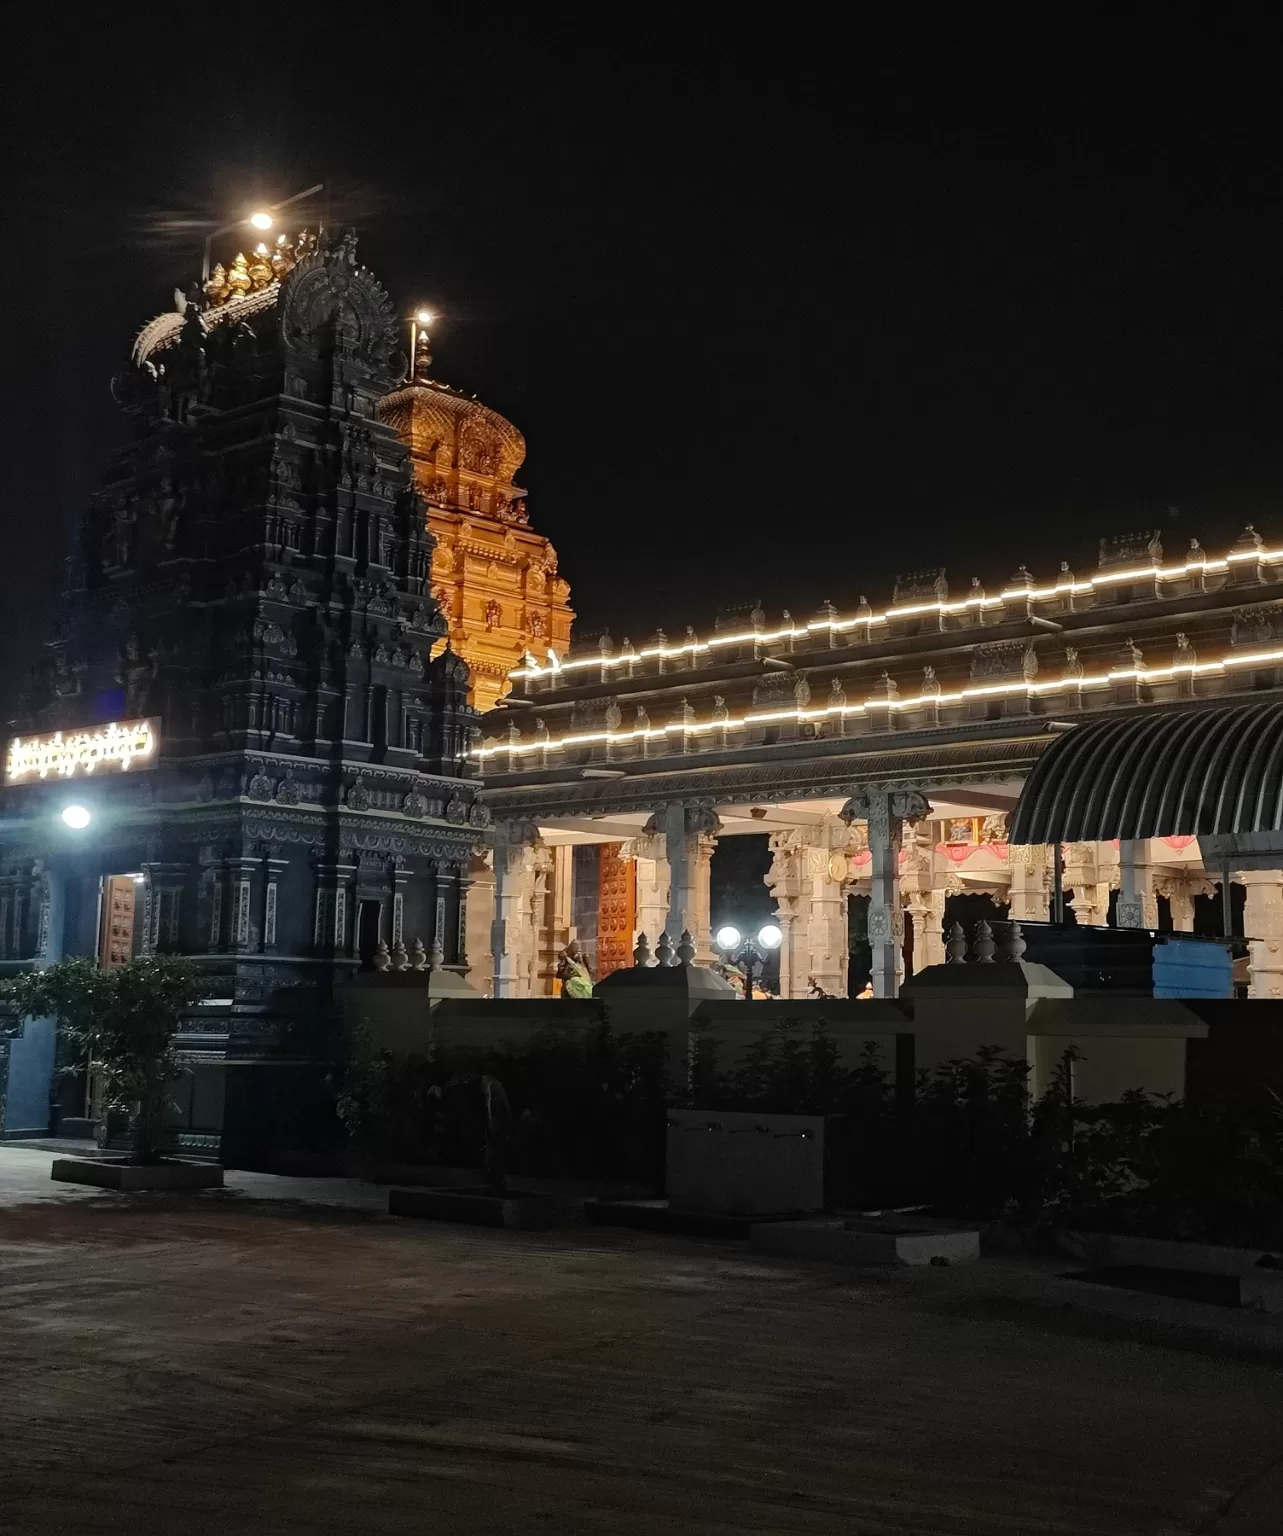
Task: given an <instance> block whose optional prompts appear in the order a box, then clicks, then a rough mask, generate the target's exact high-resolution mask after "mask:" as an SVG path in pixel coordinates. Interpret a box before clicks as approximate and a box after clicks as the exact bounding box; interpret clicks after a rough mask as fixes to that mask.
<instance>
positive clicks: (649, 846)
mask: <svg viewBox="0 0 1283 1536" xmlns="http://www.w3.org/2000/svg"><path fill="white" fill-rule="evenodd" d="M620 856H621V857H622V858H625V859H632V861H633V867H634V869H635V870H636V877H637V929H636V932H635V933H634V934H633V943H634V944H636V942H637V935H638V934H642V933H644V934H645V935H646V938H647V941H648V942H649V944H650V951H651V954H652V955H653V954H654V953H655V945H656V943H657V942H658V939H659V936H660V934H661V933H663V931H664V924H665V923H667V921H668V861H667V860H666V859H665V857H664V838H663V834H662V833H659V832H645V833H643V834H642V835H641V837H636V838H634V839H633V840H632V841H631V842H629V843H625V844H624V847H623V850H622V852H621V855H620Z"/></svg>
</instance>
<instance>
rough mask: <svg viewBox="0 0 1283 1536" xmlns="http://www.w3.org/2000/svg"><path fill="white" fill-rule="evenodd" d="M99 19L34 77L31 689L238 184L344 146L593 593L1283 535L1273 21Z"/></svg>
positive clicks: (16, 89)
mask: <svg viewBox="0 0 1283 1536" xmlns="http://www.w3.org/2000/svg"><path fill="white" fill-rule="evenodd" d="M90 14H91V13H88V12H84V13H82V12H80V11H79V10H70V9H68V10H62V9H57V10H55V9H52V8H50V9H49V10H48V12H47V19H45V20H39V21H35V22H24V23H18V22H17V21H16V20H14V19H13V18H11V19H10V22H9V25H10V28H11V29H16V28H18V27H19V26H26V27H28V28H29V29H39V30H28V31H27V32H26V33H25V34H22V33H20V32H15V31H14V30H11V33H10V36H9V38H8V60H7V62H8V70H7V84H6V90H7V96H6V99H5V102H4V106H3V108H0V110H3V111H5V112H6V113H7V114H8V115H9V116H10V121H9V123H8V125H7V128H8V131H7V134H6V141H7V145H8V151H9V153H8V156H7V163H6V169H5V176H4V178H3V180H4V186H3V189H2V190H0V196H3V198H4V200H5V203H6V207H5V209H4V213H5V225H4V235H3V260H4V273H3V276H4V282H3V287H2V297H0V302H2V303H3V306H4V311H5V313H4V352H3V361H2V363H0V368H2V374H3V388H4V395H3V415H2V416H0V420H3V424H4V434H5V437H4V452H3V455H2V456H0V473H2V474H3V477H4V483H3V503H2V504H3V508H4V519H5V528H6V533H7V537H8V543H7V548H6V557H5V559H4V561H3V562H2V563H0V601H2V602H3V614H4V618H5V623H6V628H7V631H8V635H9V646H8V650H7V653H6V659H7V661H8V663H9V665H8V666H7V667H6V669H5V672H6V678H5V681H6V683H7V684H11V682H12V679H13V676H14V670H15V668H17V667H18V666H20V665H23V664H25V663H26V662H27V661H28V660H29V659H30V658H31V656H32V654H33V651H34V649H35V647H36V646H37V644H38V641H39V639H40V638H41V636H42V634H43V630H44V624H45V614H46V610H47V607H48V604H49V601H50V599H51V596H52V592H53V589H54V585H55V582H56V572H57V560H58V557H59V554H60V552H61V549H62V548H63V546H64V542H65V539H66V536H67V530H68V528H69V526H70V523H71V520H72V519H73V518H74V516H75V514H76V512H77V510H78V508H79V507H80V505H81V504H82V503H83V501H84V499H85V497H86V495H87V494H88V492H89V491H90V489H91V488H92V486H93V485H94V483H95V481H96V480H97V478H98V476H99V474H100V473H101V470H102V468H103V466H104V464H105V462H106V460H107V457H108V455H109V453H110V451H111V449H112V447H113V444H114V443H115V442H117V441H118V440H119V438H120V436H121V433H122V431H123V426H124V423H123V418H121V417H120V416H119V414H118V413H117V411H116V409H115V407H114V405H113V404H112V401H111V398H110V396H109V393H108V381H109V379H110V376H111V374H112V373H113V372H114V371H115V370H116V369H117V368H118V367H120V366H122V365H123V364H124V362H125V360H126V358H127V354H128V347H129V343H130V340H131V338H132V335H133V333H134V332H135V331H136V330H137V329H138V327H139V326H140V325H141V324H142V323H143V321H144V320H146V319H147V318H148V317H149V316H150V315H152V314H154V313H156V312H157V311H158V310H160V309H164V308H168V307H170V305H171V293H172V289H173V286H174V284H175V283H176V282H185V281H188V280H190V279H191V278H193V277H194V276H195V275H196V274H197V271H198V263H199V257H200V244H201V237H202V231H201V229H200V227H199V223H200V220H202V219H211V218H212V219H217V220H218V221H219V222H223V221H226V220H227V219H229V218H231V217H233V216H235V215H238V214H240V213H243V212H248V210H249V209H250V208H251V207H252V206H253V205H254V204H255V203H257V202H259V201H272V200H276V199H279V198H282V197H285V196H288V195H289V194H290V193H291V192H294V191H296V190H298V189H300V188H302V187H305V186H307V185H308V184H310V183H312V182H315V181H319V180H324V181H326V182H327V184H328V187H329V191H330V212H331V217H332V218H333V219H334V220H336V221H347V222H352V223H355V224H357V225H358V227H359V228H360V231H361V254H362V257H363V259H364V260H365V261H366V262H367V264H369V265H370V266H371V267H373V268H374V270H375V271H376V272H377V273H378V274H379V276H380V277H381V278H382V280H383V281H384V283H385V284H386V286H387V287H388V289H389V291H390V292H391V293H392V294H393V295H394V297H395V298H396V299H397V300H398V302H400V303H401V304H402V305H403V307H404V309H405V311H406V312H407V313H408V312H409V311H410V309H411V308H412V307H413V306H414V305H415V304H416V303H417V302H423V301H427V302H429V303H430V304H432V305H433V306H434V307H435V308H437V309H438V310H439V311H440V312H441V314H442V316H443V319H442V321H441V323H440V325H439V326H438V327H437V330H436V335H435V352H436V358H437V364H436V368H435V369H434V371H435V372H436V374H437V376H438V377H440V378H443V379H445V380H446V381H448V382H449V383H451V384H453V385H455V386H456V387H458V388H462V389H466V390H468V391H475V392H476V393H478V394H479V395H480V396H481V398H482V399H484V400H485V401H487V402H488V403H489V404H491V405H493V406H494V407H495V408H497V409H498V410H500V411H502V412H504V413H505V414H506V415H508V416H510V417H511V418H512V419H513V420H514V421H515V422H516V423H517V425H518V426H519V427H520V428H521V429H522V431H523V432H524V433H525V434H526V437H527V440H528V442H529V447H530V453H529V459H528V461H527V465H526V467H525V469H524V471H523V474H522V480H523V482H524V483H525V484H526V485H527V486H528V488H529V490H530V495H531V501H530V508H531V514H532V520H533V521H534V523H535V524H536V526H537V527H538V528H539V529H540V530H541V531H543V532H545V533H547V534H548V535H549V536H550V537H551V538H552V539H553V540H554V542H555V543H556V545H557V548H558V550H559V552H560V555H561V565H562V570H563V572H564V574H565V575H566V576H567V577H568V579H569V580H570V582H571V586H572V602H573V604H574V606H575V608H576V609H577V611H578V612H579V614H580V622H581V626H582V628H583V630H585V631H587V630H596V629H599V628H601V627H602V626H605V625H609V626H610V628H611V630H612V632H613V633H614V635H615V637H616V638H617V639H618V638H619V637H620V635H621V634H622V633H625V632H626V633H628V634H629V635H630V636H631V638H632V639H634V640H635V641H640V640H642V639H643V638H644V637H645V636H646V635H648V634H649V633H650V632H651V630H653V628H654V626H655V625H656V623H658V622H663V623H664V624H665V625H666V626H667V627H668V628H669V631H670V633H671V632H673V630H674V629H676V630H677V631H678V632H680V630H681V628H682V626H683V625H684V624H686V623H688V622H689V623H694V624H695V625H696V626H697V628H699V629H701V630H706V629H707V628H709V627H711V623H712V618H713V615H714V613H715V612H716V610H717V609H718V607H719V606H721V605H723V604H734V603H741V602H749V601H751V600H753V599H754V598H759V597H760V598H761V599H762V601H763V602H764V604H765V606H766V608H767V610H768V613H770V614H772V615H775V614H777V613H778V611H779V609H780V608H781V607H783V606H787V607H789V608H790V609H791V610H792V612H793V613H794V615H795V616H805V615H808V614H809V613H810V612H811V611H812V610H813V608H814V607H815V605H816V604H817V603H818V602H819V601H820V600H821V599H823V598H826V597H831V598H832V599H833V600H834V601H835V602H836V603H837V604H838V606H839V607H840V608H844V609H847V608H850V607H851V606H853V605H854V604H855V602H856V601H857V600H858V597H859V594H860V593H862V592H867V593H868V594H869V596H870V597H871V598H872V599H873V601H874V602H877V601H878V600H879V599H886V598H888V597H889V595H890V585H891V581H892V579H893V577H894V574H895V573H896V572H897V571H904V570H911V569H915V568H918V567H922V566H933V565H945V566H947V567H948V570H949V575H950V579H951V581H952V583H953V584H954V585H955V586H962V587H965V586H966V585H967V582H968V579H969V578H970V576H971V575H973V574H978V575H980V576H981V577H982V579H983V580H985V581H986V583H987V584H988V585H989V586H990V587H991V589H992V588H993V587H994V586H997V585H999V584H1000V583H1001V582H1002V581H1003V580H1004V579H1005V578H1006V577H1007V576H1009V575H1010V573H1011V572H1012V571H1013V570H1014V569H1015V567H1016V566H1017V565H1018V564H1019V563H1021V562H1022V561H1023V562H1026V563H1027V564H1028V565H1029V566H1030V567H1031V568H1032V569H1033V570H1034V571H1035V573H1050V572H1052V571H1054V570H1055V568H1056V563H1057V562H1058V561H1059V559H1061V558H1062V557H1067V558H1069V559H1070V560H1071V561H1072V562H1073V563H1074V565H1075V567H1076V568H1077V569H1079V570H1083V569H1086V568H1088V567H1089V566H1090V565H1091V564H1093V563H1094V560H1095V541H1096V539H1097V538H1098V537H1099V536H1100V535H1101V534H1106V533H1117V532H1126V531H1129V530H1132V529H1137V528H1142V527H1148V526H1159V525H1161V526H1163V527H1164V528H1165V530H1167V535H1170V540H1171V542H1170V543H1169V547H1170V548H1173V549H1176V548H1180V547H1183V544H1184V540H1185V539H1186V538H1187V537H1188V536H1189V535H1190V534H1195V533H1196V534H1198V535H1200V536H1201V537H1202V538H1203V540H1204V542H1205V543H1207V544H1209V545H1213V546H1214V545H1216V544H1218V543H1223V542H1224V541H1225V540H1226V539H1227V538H1232V537H1233V536H1234V535H1235V534H1236V533H1237V531H1238V529H1239V528H1240V527H1241V526H1242V524H1243V522H1245V521H1248V520H1253V521H1256V522H1257V523H1258V524H1260V525H1261V526H1262V527H1263V528H1264V529H1265V531H1266V532H1267V533H1269V532H1274V533H1277V534H1283V516H1280V515H1279V512H1278V511H1277V510H1276V509H1278V508H1279V506H1280V499H1281V497H1280V493H1281V492H1283V440H1281V438H1280V432H1279V427H1278V423H1279V418H1280V407H1281V406H1283V379H1281V378H1280V356H1281V343H1283V334H1281V331H1283V327H1281V325H1280V289H1281V286H1283V284H1281V274H1283V238H1281V237H1283V172H1281V171H1280V167H1281V166H1283V156H1281V155H1280V127H1281V113H1280V108H1279V105H1278V103H1279V100H1280V92H1279V89H1278V84H1277V80H1276V79H1275V78H1274V74H1275V70H1274V65H1273V47H1272V43H1270V42H1269V41H1268V40H1265V39H1262V38H1253V37H1251V36H1250V35H1247V34H1244V35H1242V36H1241V37H1221V38H1214V37H1211V36H1209V35H1207V34H1205V33H1203V34H1200V35H1198V36H1195V35H1193V34H1191V35H1190V36H1189V37H1188V38H1181V37H1179V36H1176V37H1173V35H1172V33H1171V30H1170V28H1169V29H1168V31H1167V33H1166V34H1165V38H1164V41H1163V45H1162V46H1163V49H1164V50H1165V51H1164V53H1162V54H1160V52H1159V51H1158V48H1159V44H1158V42H1157V40H1156V39H1154V38H1151V37H1149V36H1139V35H1138V36H1135V37H1126V36H1123V35H1122V34H1121V32H1120V31H1119V30H1117V29H1116V28H1111V30H1110V33H1109V35H1108V36H1107V37H1099V36H1098V37H1092V36H1090V35H1087V34H1086V33H1083V34H1081V35H1076V36H1066V37H1059V38H1057V37H1054V36H1050V35H1047V36H1042V35H1040V36H1038V37H1036V38H1034V37H1031V38H1029V39H1028V40H1027V41H1026V42H1024V43H1022V42H1021V41H1020V40H1019V39H1018V38H1015V37H1013V36H1012V35H1010V34H1009V33H1003V34H1002V35H1001V36H1000V37H999V36H982V35H980V34H979V33H978V32H976V31H974V30H970V31H968V32H967V33H966V34H965V35H963V34H959V35H945V34H943V33H941V32H938V31H933V30H931V27H930V26H929V25H928V22H927V19H926V18H925V15H924V16H923V18H922V20H921V24H920V26H919V27H918V29H917V30H916V31H914V32H912V33H909V32H905V33H900V34H894V33H892V32H890V31H885V30H875V29H871V28H870V29H862V28H861V26H859V25H857V24H847V26H846V29H845V30H844V31H841V32H837V33H835V32H833V31H831V30H829V26H830V24H829V23H828V22H827V21H825V22H823V23H822V22H821V20H820V18H821V17H825V16H827V14H828V13H827V12H825V11H823V10H821V9H818V8H816V9H813V10H811V11H789V10H788V9H787V8H779V7H776V8H772V9H771V10H770V11H755V10H751V9H743V10H739V9H731V8H722V9H719V10H717V11H716V12H705V11H703V10H701V9H700V8H696V7H688V8H687V9H685V10H682V11H673V12H667V11H663V10H657V9H653V8H651V9H647V10H645V11H642V10H623V9H613V8H607V7H603V8H598V9H596V10H585V11H582V12H581V11H576V10H573V9H570V8H547V9H545V10H543V11H542V12H540V13H539V14H537V15H536V14H535V13H534V12H533V11H530V12H522V13H521V14H519V15H516V16H512V17H509V16H507V15H506V14H505V13H504V12H503V10H502V9H501V8H500V9H498V10H496V9H495V8H491V7H487V8H481V7H468V8H457V9H456V8H449V7H439V6H432V5H418V6H414V7H405V8H400V7H381V6H379V5H373V4H361V5H353V6H351V7H350V8H348V9H347V10H346V11H340V9H339V8H338V7H334V6H331V7H328V8H325V9H324V10H323V9H322V8H321V7H319V6H307V7H303V6H280V5H278V6H273V7H267V6H262V7H241V8H238V9H236V10H235V11H227V10H226V9H217V10H216V9H212V8H201V9H200V10H198V11H196V12H194V13H193V12H190V10H189V14H188V15H187V16H186V18H185V19H184V18H180V17H179V16H178V15H177V13H176V11H175V10H174V9H173V8H165V9H160V8H156V9H155V10H151V9H150V8H149V7H147V6H137V7H131V8H128V9H126V10H119V9H118V10H115V11H113V12H111V13H110V20H109V21H105V22H103V23H102V24H101V25H102V28H103V30H102V31H101V33H92V32H87V31H85V30H83V28H84V26H85V22H84V21H83V20H82V19H81V18H82V16H88V15H90ZM92 15H94V16H95V17H105V16H107V15H108V13H106V12H102V11H98V12H94V13H92ZM327 17H328V18H331V19H329V20H327V19H326V18H327ZM232 248H234V246H231V245H229V246H228V247H227V248H226V249H224V250H223V254H225V255H226V254H229V253H230V250H231V249H232ZM1167 535H1165V536H1167Z"/></svg>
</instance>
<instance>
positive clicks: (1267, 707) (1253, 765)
mask: <svg viewBox="0 0 1283 1536" xmlns="http://www.w3.org/2000/svg"><path fill="white" fill-rule="evenodd" d="M1279 828H1283V701H1279V700H1274V701H1270V702H1262V703H1259V704H1232V705H1218V706H1214V707H1212V708H1209V709H1199V710H1190V709H1186V710H1170V709H1164V710H1156V711H1154V712H1153V713H1149V714H1145V715H1131V716H1128V717H1127V718H1125V719H1115V720H1101V721H1097V722H1096V723H1094V724H1092V725H1083V726H1076V727H1075V728H1074V729H1073V730H1071V731H1069V732H1067V733H1066V734H1065V735H1064V736H1061V737H1060V738H1058V739H1057V740H1056V741H1054V742H1053V743H1052V745H1051V746H1050V747H1049V748H1048V749H1047V751H1046V752H1044V753H1043V755H1042V756H1041V758H1039V760H1038V762H1037V763H1036V764H1035V766H1034V770H1033V772H1032V773H1031V774H1030V776H1029V778H1028V779H1027V780H1026V782H1025V787H1024V792H1023V793H1022V794H1021V796H1020V802H1019V804H1018V805H1017V807H1016V812H1015V816H1014V818H1013V820H1012V824H1011V832H1010V838H1011V841H1012V842H1013V843H1066V842H1097V841H1104V840H1105V839H1107V838H1115V837H1118V838H1124V837H1126V838H1138V837H1175V836H1197V835H1198V834H1199V833H1209V834H1210V833H1216V832H1220V833H1228V832H1259V831H1270V830H1278V829H1279Z"/></svg>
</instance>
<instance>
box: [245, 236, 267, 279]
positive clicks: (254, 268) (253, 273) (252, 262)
mask: <svg viewBox="0 0 1283 1536" xmlns="http://www.w3.org/2000/svg"><path fill="white" fill-rule="evenodd" d="M249 280H250V282H251V283H253V284H254V287H255V290H257V289H259V288H266V287H267V285H268V283H270V282H271V281H272V253H271V252H270V251H269V250H268V248H267V247H266V245H264V244H263V242H262V241H261V240H260V241H259V243H258V244H257V245H256V246H255V247H254V254H253V255H252V256H251V257H250V259H249Z"/></svg>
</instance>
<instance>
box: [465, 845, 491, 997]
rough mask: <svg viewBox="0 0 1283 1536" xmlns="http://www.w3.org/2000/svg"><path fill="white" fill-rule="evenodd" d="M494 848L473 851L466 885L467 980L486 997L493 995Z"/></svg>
mask: <svg viewBox="0 0 1283 1536" xmlns="http://www.w3.org/2000/svg"><path fill="white" fill-rule="evenodd" d="M494 890H495V878H494V850H493V849H491V848H487V849H486V850H485V851H484V852H476V853H474V854H473V855H472V862H471V869H470V872H469V877H468V885H467V907H466V916H465V923H466V927H467V938H466V941H465V944H464V949H465V951H466V953H467V955H468V957H469V960H468V980H469V981H470V982H471V983H472V985H473V986H474V987H476V989H477V991H478V992H480V993H481V994H482V995H483V996H484V997H493V995H494V991H493V989H494V973H493V957H492V956H491V953H490V943H491V933H492V932H493V929H494V919H495V902H494Z"/></svg>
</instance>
